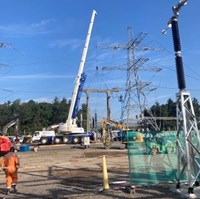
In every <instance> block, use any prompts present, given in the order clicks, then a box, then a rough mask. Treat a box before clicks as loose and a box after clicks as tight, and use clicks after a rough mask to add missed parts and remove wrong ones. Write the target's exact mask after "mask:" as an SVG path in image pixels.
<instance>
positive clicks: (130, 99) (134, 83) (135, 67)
mask: <svg viewBox="0 0 200 199" xmlns="http://www.w3.org/2000/svg"><path fill="white" fill-rule="evenodd" d="M146 36H147V33H143V32H141V33H139V34H137V35H136V36H135V37H133V31H132V28H131V27H128V37H129V40H128V42H127V43H126V44H125V45H109V46H108V45H107V46H102V45H99V46H98V47H101V48H112V49H114V50H118V49H122V50H126V51H127V64H126V67H124V68H122V67H102V70H116V69H118V70H126V86H125V95H124V107H123V111H122V116H121V118H123V123H125V124H126V126H131V123H132V121H133V115H134V114H133V112H134V113H135V115H136V114H138V113H140V114H141V113H143V112H144V109H145V108H146V107H147V100H146V99H147V98H146V95H147V91H148V92H150V91H152V90H154V89H155V87H153V86H152V85H151V82H144V81H142V80H141V79H140V72H141V71H142V70H145V71H147V70H149V71H154V72H159V71H160V70H161V68H156V67H154V68H151V67H146V68H145V67H144V64H145V63H146V62H147V61H148V60H149V59H148V58H141V57H140V58H137V57H136V51H143V52H144V51H150V50H152V51H153V50H158V49H155V48H150V47H148V46H144V45H142V41H143V40H144V39H145V37H146ZM160 50H161V49H159V51H160ZM135 115H134V117H135ZM152 125H153V126H155V129H156V128H158V127H157V125H156V123H155V124H152Z"/></svg>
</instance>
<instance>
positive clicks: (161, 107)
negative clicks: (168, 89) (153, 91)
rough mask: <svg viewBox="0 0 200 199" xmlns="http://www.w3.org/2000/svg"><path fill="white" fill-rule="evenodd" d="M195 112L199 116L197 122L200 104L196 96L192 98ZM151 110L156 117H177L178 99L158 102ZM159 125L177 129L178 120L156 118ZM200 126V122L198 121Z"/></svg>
mask: <svg viewBox="0 0 200 199" xmlns="http://www.w3.org/2000/svg"><path fill="white" fill-rule="evenodd" d="M192 103H193V107H194V112H195V115H196V117H197V122H198V120H199V118H200V105H199V102H198V100H197V99H196V98H193V99H192ZM150 112H151V113H152V115H153V116H155V117H165V118H167V117H176V101H173V100H172V99H171V98H170V99H168V100H167V103H166V104H159V103H158V102H156V103H155V104H154V105H153V106H151V108H150ZM144 115H145V116H149V114H148V111H145V112H144ZM156 122H157V125H158V126H159V127H160V130H176V127H177V126H176V120H156ZM198 127H200V123H198Z"/></svg>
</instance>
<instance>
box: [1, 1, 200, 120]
mask: <svg viewBox="0 0 200 199" xmlns="http://www.w3.org/2000/svg"><path fill="white" fill-rule="evenodd" d="M177 2H178V1H177V0H167V1H166V0H165V1H161V0H123V1H122V0H121V1H120V0H101V1H98V0H84V1H83V0H42V1H41V0H15V1H12V0H1V1H0V5H1V12H0V41H1V42H2V43H3V44H4V46H3V47H2V48H0V64H1V65H0V66H1V67H0V76H1V78H0V92H1V94H0V103H4V102H7V101H8V100H10V101H14V100H16V99H20V100H21V101H22V102H23V101H28V100H30V99H32V100H36V101H48V102H52V101H53V99H54V98H55V96H57V97H58V98H59V99H62V98H63V97H66V98H67V99H70V98H71V93H72V91H73V88H74V80H75V77H76V75H77V72H78V67H79V63H80V59H81V55H82V50H83V46H84V43H85V38H86V34H87V31H88V26H89V22H90V18H91V14H92V10H93V9H95V10H96V11H97V13H98V14H97V16H96V18H95V22H94V27H93V31H92V36H91V41H90V46H89V50H88V56H87V60H86V64H85V68H84V71H85V72H86V74H87V80H86V83H85V88H87V89H92V88H95V89H112V88H114V87H120V88H124V87H125V82H126V74H125V71H120V70H118V71H116V70H111V71H103V70H101V68H102V66H119V65H124V64H126V62H127V59H126V51H123V50H118V51H114V50H112V49H102V48H97V47H96V46H97V45H111V44H122V45H123V44H124V45H125V44H126V43H127V41H128V33H127V27H132V29H133V34H134V35H136V34H138V33H140V32H147V33H148V36H147V43H148V44H149V45H150V46H152V47H153V48H163V49H165V51H164V52H161V51H160V52H159V51H157V52H153V53H144V52H140V53H138V56H143V57H145V56H146V57H148V58H149V61H148V66H156V67H162V68H163V70H162V72H160V73H159V74H151V73H147V72H146V73H143V74H141V78H142V80H144V81H151V82H152V84H153V85H154V86H155V87H157V89H156V91H155V92H152V93H151V94H150V95H149V97H148V101H149V104H152V103H155V102H156V101H158V102H160V103H165V102H166V100H167V99H168V98H172V99H175V96H176V93H177V92H178V86H177V79H176V71H175V64H174V51H173V44H172V36H171V30H169V31H168V34H167V35H165V36H163V35H162V34H161V30H162V29H164V28H166V26H167V22H168V20H169V18H170V17H171V16H172V9H171V8H172V6H173V5H175V4H176V3H177ZM199 7H200V1H198V0H193V1H189V2H188V4H187V6H185V7H183V9H182V10H181V13H180V17H179V28H180V36H181V44H182V56H183V63H184V69H185V75H186V87H187V90H188V91H190V92H191V95H192V97H196V98H197V99H198V100H200V95H199V93H200V84H199V80H200V78H199V74H200V72H199V55H200V49H199V46H200V41H199V35H200V28H199V25H198V24H199V21H200V20H199V19H200V14H199V10H198V9H199ZM148 41H149V42H148ZM96 66H98V67H99V70H98V71H96ZM120 94H121V93H113V95H112V98H111V104H113V107H112V109H111V113H112V118H115V119H118V118H119V115H120V103H119V102H118V96H119V95H120ZM122 94H123V93H122ZM105 96H106V95H105V94H95V93H94V94H91V96H90V100H91V102H90V103H91V113H92V114H93V113H94V112H95V111H97V112H98V109H100V110H101V114H102V116H103V115H104V116H105V114H106V97H105ZM84 101H85V94H83V95H82V102H84Z"/></svg>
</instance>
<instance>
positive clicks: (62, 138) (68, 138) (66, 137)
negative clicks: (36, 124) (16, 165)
mask: <svg viewBox="0 0 200 199" xmlns="http://www.w3.org/2000/svg"><path fill="white" fill-rule="evenodd" d="M84 137H89V138H90V139H91V140H93V139H94V136H93V133H91V132H88V133H67V134H56V133H55V131H35V133H34V134H33V137H32V142H35V143H40V144H42V145H44V144H69V143H71V144H82V143H83V140H84Z"/></svg>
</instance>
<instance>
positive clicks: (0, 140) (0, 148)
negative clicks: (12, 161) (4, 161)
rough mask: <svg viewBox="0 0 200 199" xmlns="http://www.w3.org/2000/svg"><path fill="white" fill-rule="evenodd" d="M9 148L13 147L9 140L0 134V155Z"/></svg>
mask: <svg viewBox="0 0 200 199" xmlns="http://www.w3.org/2000/svg"><path fill="white" fill-rule="evenodd" d="M11 148H14V144H13V143H12V142H11V140H10V139H9V138H7V137H5V136H0V157H1V156H4V155H5V154H6V153H7V152H9V151H10V150H11Z"/></svg>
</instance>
